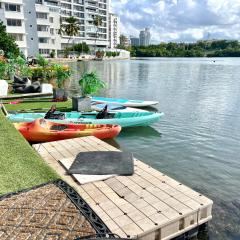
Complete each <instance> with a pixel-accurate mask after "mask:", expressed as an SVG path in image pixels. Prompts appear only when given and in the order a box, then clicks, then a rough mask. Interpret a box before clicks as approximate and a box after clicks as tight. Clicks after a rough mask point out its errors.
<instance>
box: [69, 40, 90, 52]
mask: <svg viewBox="0 0 240 240" xmlns="http://www.w3.org/2000/svg"><path fill="white" fill-rule="evenodd" d="M71 50H73V51H76V52H78V53H88V52H89V47H88V45H87V44H86V43H85V42H83V43H77V44H75V45H73V46H72V47H71Z"/></svg>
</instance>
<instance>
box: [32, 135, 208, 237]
mask: <svg viewBox="0 0 240 240" xmlns="http://www.w3.org/2000/svg"><path fill="white" fill-rule="evenodd" d="M33 147H34V148H35V149H36V151H37V152H38V153H39V154H40V155H41V156H42V158H43V159H44V160H45V161H46V162H47V163H48V164H49V165H50V166H51V167H52V168H53V169H55V170H56V172H57V173H58V174H59V175H60V176H61V178H62V179H63V180H64V181H66V182H67V183H68V184H69V185H70V186H72V187H73V188H74V189H75V190H76V191H77V192H78V193H79V195H80V196H81V197H82V198H83V199H84V200H85V201H86V202H87V203H88V205H89V206H90V207H91V208H92V210H93V211H94V212H95V213H96V214H97V215H98V216H99V217H100V218H101V219H102V220H103V221H104V223H105V224H106V226H107V227H108V228H109V229H110V230H111V231H112V233H114V234H118V235H119V236H120V237H122V238H131V239H136V238H137V239H141V240H167V239H173V238H175V237H178V236H181V235H184V234H185V233H187V232H189V231H191V230H193V229H196V228H198V227H199V226H201V225H203V224H205V223H207V222H208V221H209V220H211V218H212V205H213V202H212V200H210V199H208V198H207V197H205V196H203V195H202V194H200V193H198V192H196V191H194V190H192V189H191V188H189V187H187V186H185V185H183V184H181V183H180V182H178V181H176V180H174V179H172V178H170V177H168V176H167V175H165V174H164V173H161V172H159V171H158V170H156V169H154V168H152V167H150V166H149V165H147V164H145V163H143V162H141V161H139V160H137V159H134V174H133V175H132V176H113V177H110V178H108V179H106V180H101V181H95V179H94V178H93V179H90V178H88V179H87V180H88V181H91V180H92V182H90V183H86V184H80V183H79V179H81V180H82V178H81V176H78V175H79V174H74V175H68V173H67V169H68V168H69V167H70V165H71V164H72V162H73V161H74V159H75V157H76V156H77V154H79V153H81V152H87V151H119V150H118V149H116V148H114V147H113V146H111V145H109V144H107V143H105V142H103V141H101V140H99V139H97V138H95V137H83V138H75V139H68V140H62V141H56V142H49V143H43V144H35V145H33ZM79 177H80V178H79ZM81 180H80V181H81Z"/></svg>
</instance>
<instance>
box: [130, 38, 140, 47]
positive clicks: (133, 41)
mask: <svg viewBox="0 0 240 240" xmlns="http://www.w3.org/2000/svg"><path fill="white" fill-rule="evenodd" d="M130 41H131V46H139V38H137V37H132V36H131V37H130Z"/></svg>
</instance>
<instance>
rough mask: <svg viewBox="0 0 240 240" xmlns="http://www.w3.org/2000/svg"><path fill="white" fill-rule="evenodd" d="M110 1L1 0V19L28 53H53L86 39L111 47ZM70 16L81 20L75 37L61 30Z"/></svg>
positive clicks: (102, 46) (91, 42)
mask: <svg viewBox="0 0 240 240" xmlns="http://www.w3.org/2000/svg"><path fill="white" fill-rule="evenodd" d="M109 4H110V0H14V1H12V0H1V1H0V20H1V21H3V23H4V24H5V25H6V28H7V32H8V33H10V34H11V35H12V36H13V37H14V38H15V39H16V43H17V44H18V46H19V48H20V50H21V51H22V52H23V53H24V54H25V55H26V56H34V55H36V54H37V53H40V54H43V55H46V56H49V54H50V53H51V52H52V51H55V52H56V51H58V50H60V49H64V48H65V47H66V46H67V44H69V43H70V44H73V43H81V42H85V43H86V44H88V45H89V46H90V48H91V47H92V48H93V47H94V46H96V47H97V48H107V47H109V7H110V6H109ZM70 16H74V17H75V18H77V19H78V22H79V24H80V31H79V34H78V36H74V37H72V38H71V39H69V36H64V35H63V36H60V35H59V34H58V31H59V29H60V24H61V23H64V21H65V19H66V18H68V17H70ZM96 16H100V17H101V19H102V24H101V26H99V27H96V26H94V24H93V23H94V21H93V20H94V18H95V17H96ZM113 22H114V21H113ZM115 23H116V20H115ZM114 27H116V24H115V25H114ZM114 31H115V30H114Z"/></svg>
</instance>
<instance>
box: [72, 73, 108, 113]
mask: <svg viewBox="0 0 240 240" xmlns="http://www.w3.org/2000/svg"><path fill="white" fill-rule="evenodd" d="M79 85H80V87H81V92H82V96H81V97H73V98H72V107H73V110H74V111H91V98H90V96H91V95H92V94H95V93H97V92H98V91H99V90H100V89H103V88H105V87H106V83H105V82H103V81H102V80H101V79H100V78H99V76H98V75H97V73H96V72H87V73H84V74H83V76H82V78H81V79H80V80H79Z"/></svg>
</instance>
